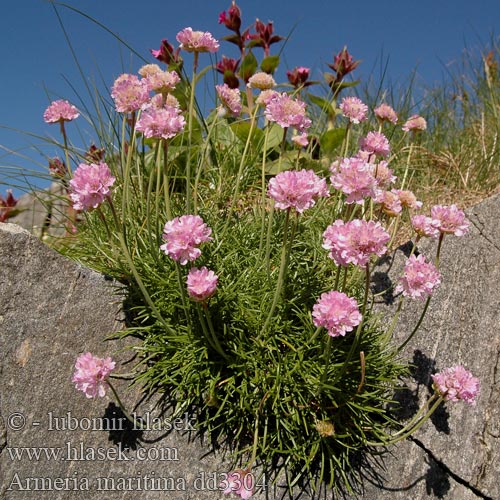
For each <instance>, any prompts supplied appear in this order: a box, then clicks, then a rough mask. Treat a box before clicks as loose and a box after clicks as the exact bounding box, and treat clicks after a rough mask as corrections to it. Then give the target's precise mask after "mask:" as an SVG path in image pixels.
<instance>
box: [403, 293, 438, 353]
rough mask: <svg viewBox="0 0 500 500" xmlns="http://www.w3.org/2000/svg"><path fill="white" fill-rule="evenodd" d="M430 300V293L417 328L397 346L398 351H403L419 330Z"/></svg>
mask: <svg viewBox="0 0 500 500" xmlns="http://www.w3.org/2000/svg"><path fill="white" fill-rule="evenodd" d="M430 301H431V297H430V295H429V297H427V300H426V301H425V306H424V309H423V311H422V314H421V315H420V318H419V320H418V322H417V324H416V326H415V328H414V329H413V331H412V332H411V333H410V335H408V337H407V338H406V340H405V341H404V342H403V343H402V344H401V345H400V346H399V347H398V348H397V350H396V353H398V352H401V351H402V350H403V349H404V348H405V347H406V346H407V344H408V342H410V340H411V339H412V338H413V336H414V335H415V333H417V330H418V329H419V328H420V325H421V324H422V321H423V320H424V317H425V313H426V312H427V308H428V307H429V303H430Z"/></svg>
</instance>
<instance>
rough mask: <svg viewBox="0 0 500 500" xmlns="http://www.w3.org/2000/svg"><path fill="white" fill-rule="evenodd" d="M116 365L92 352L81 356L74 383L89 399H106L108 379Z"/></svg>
mask: <svg viewBox="0 0 500 500" xmlns="http://www.w3.org/2000/svg"><path fill="white" fill-rule="evenodd" d="M115 365H116V363H115V362H114V361H113V360H112V359H111V358H109V357H108V358H98V357H97V356H93V355H92V354H91V353H90V352H86V353H85V354H82V355H80V356H79V357H78V358H77V360H76V363H75V373H74V374H73V379H72V381H73V382H74V384H75V387H76V388H77V389H78V390H79V391H82V392H84V393H85V396H87V398H95V397H96V396H100V397H101V398H102V397H104V395H105V394H106V387H107V383H106V378H107V377H108V376H109V374H110V373H111V372H112V371H113V370H114V368H115Z"/></svg>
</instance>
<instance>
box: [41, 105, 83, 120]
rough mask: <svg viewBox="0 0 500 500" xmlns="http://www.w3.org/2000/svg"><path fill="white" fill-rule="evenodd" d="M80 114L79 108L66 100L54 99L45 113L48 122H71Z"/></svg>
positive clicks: (44, 116)
mask: <svg viewBox="0 0 500 500" xmlns="http://www.w3.org/2000/svg"><path fill="white" fill-rule="evenodd" d="M79 116H80V113H79V111H78V109H76V107H75V106H73V105H72V104H70V103H69V102H68V101H64V100H59V101H53V102H52V103H50V105H49V107H48V108H47V109H46V110H45V112H44V113H43V119H44V120H45V122H46V123H58V122H70V121H71V120H74V119H75V118H78V117H79Z"/></svg>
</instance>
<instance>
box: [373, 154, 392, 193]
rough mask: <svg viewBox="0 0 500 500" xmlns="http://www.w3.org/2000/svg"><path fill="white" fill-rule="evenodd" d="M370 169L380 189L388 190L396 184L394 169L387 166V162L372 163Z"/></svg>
mask: <svg viewBox="0 0 500 500" xmlns="http://www.w3.org/2000/svg"><path fill="white" fill-rule="evenodd" d="M370 168H371V173H372V175H373V177H375V180H376V181H377V185H378V187H379V188H381V189H387V188H388V187H389V186H390V185H391V184H394V183H395V182H396V179H397V177H396V176H395V175H394V172H393V171H392V169H390V168H389V167H388V166H387V162H386V161H385V160H382V161H381V162H379V163H370Z"/></svg>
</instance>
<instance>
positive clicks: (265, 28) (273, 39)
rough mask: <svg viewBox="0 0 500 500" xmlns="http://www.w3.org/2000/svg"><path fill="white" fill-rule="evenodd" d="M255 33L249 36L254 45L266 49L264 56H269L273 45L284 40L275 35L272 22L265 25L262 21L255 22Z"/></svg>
mask: <svg viewBox="0 0 500 500" xmlns="http://www.w3.org/2000/svg"><path fill="white" fill-rule="evenodd" d="M255 31H256V32H257V33H255V34H251V35H249V36H248V38H249V39H251V40H253V45H254V46H256V47H262V48H263V49H264V56H265V57H267V56H269V51H270V48H271V45H272V44H273V43H277V42H279V41H280V40H283V37H281V36H278V35H274V34H273V33H274V25H273V23H272V22H271V21H269V22H268V23H267V24H264V23H263V22H262V21H261V20H260V19H256V21H255Z"/></svg>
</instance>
